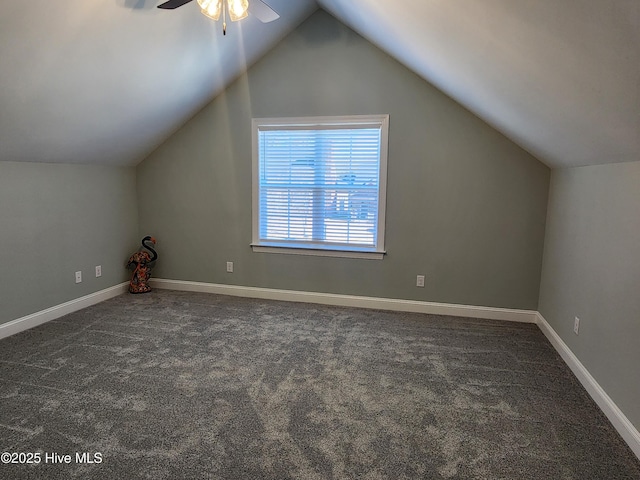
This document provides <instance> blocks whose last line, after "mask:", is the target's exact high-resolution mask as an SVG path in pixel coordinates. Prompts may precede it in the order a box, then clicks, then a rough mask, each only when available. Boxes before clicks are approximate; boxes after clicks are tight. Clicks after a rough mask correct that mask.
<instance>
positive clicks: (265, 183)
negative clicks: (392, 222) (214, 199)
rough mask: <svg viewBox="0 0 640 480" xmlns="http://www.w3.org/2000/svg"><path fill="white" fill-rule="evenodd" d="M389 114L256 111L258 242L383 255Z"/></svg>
mask: <svg viewBox="0 0 640 480" xmlns="http://www.w3.org/2000/svg"><path fill="white" fill-rule="evenodd" d="M388 120H389V117H388V116H387V115H384V116H383V115H378V116H356V117H335V118H325V117H323V118H317V117H315V118H297V119H282V118H281V119H255V120H254V121H253V136H254V139H253V141H254V144H253V146H254V153H253V154H254V199H253V209H254V212H253V215H254V225H253V246H254V250H255V249H260V247H270V248H274V249H278V251H282V250H281V249H287V248H288V249H297V250H294V251H291V252H290V253H310V252H308V250H312V251H314V253H316V254H317V253H318V251H324V252H334V254H335V253H336V252H344V255H346V256H365V257H367V256H368V255H366V254H373V255H369V257H370V258H381V256H382V254H383V253H384V212H385V210H384V207H385V192H386V162H387V135H388ZM301 249H302V250H307V252H301V251H300V250H301ZM361 254H364V255H361Z"/></svg>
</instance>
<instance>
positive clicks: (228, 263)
mask: <svg viewBox="0 0 640 480" xmlns="http://www.w3.org/2000/svg"><path fill="white" fill-rule="evenodd" d="M227 273H233V262H227Z"/></svg>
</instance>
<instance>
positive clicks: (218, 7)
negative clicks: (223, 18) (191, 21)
mask: <svg viewBox="0 0 640 480" xmlns="http://www.w3.org/2000/svg"><path fill="white" fill-rule="evenodd" d="M222 1H223V0H198V5H200V9H201V10H200V11H201V12H202V14H203V15H205V16H207V17H209V18H210V19H212V20H215V21H216V22H217V21H218V20H220V14H221V13H222Z"/></svg>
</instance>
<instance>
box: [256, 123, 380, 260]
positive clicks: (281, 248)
mask: <svg viewBox="0 0 640 480" xmlns="http://www.w3.org/2000/svg"><path fill="white" fill-rule="evenodd" d="M278 127H282V128H281V129H282V130H287V129H304V128H309V129H314V130H315V129H324V130H330V129H331V127H335V128H336V129H340V128H345V127H347V128H348V127H370V128H371V127H373V128H380V166H379V172H378V216H377V225H376V239H377V242H376V245H375V247H373V248H372V247H361V246H353V247H350V246H344V245H337V246H332V245H331V244H328V243H327V244H315V245H306V244H300V245H295V244H291V243H288V242H287V243H286V244H284V243H283V244H278V243H279V242H277V241H273V242H271V241H268V242H265V241H262V242H261V241H260V225H259V223H260V210H259V209H260V205H259V202H260V200H259V197H260V192H259V189H260V179H259V174H260V158H259V155H260V148H259V147H260V146H259V133H260V131H261V130H278ZM251 136H252V150H253V151H252V157H253V158H252V242H251V247H252V249H253V251H254V252H259V253H284V254H291V255H316V256H329V257H344V258H362V259H376V260H381V259H383V258H384V255H385V254H386V250H385V224H386V203H387V162H388V150H389V115H388V114H386V115H349V116H324V117H282V118H253V119H252V121H251Z"/></svg>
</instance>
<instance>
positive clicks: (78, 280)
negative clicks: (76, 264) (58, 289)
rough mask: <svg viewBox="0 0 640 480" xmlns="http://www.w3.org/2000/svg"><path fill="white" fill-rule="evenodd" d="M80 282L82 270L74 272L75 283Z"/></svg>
mask: <svg viewBox="0 0 640 480" xmlns="http://www.w3.org/2000/svg"><path fill="white" fill-rule="evenodd" d="M80 282H82V272H76V283H80Z"/></svg>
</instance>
